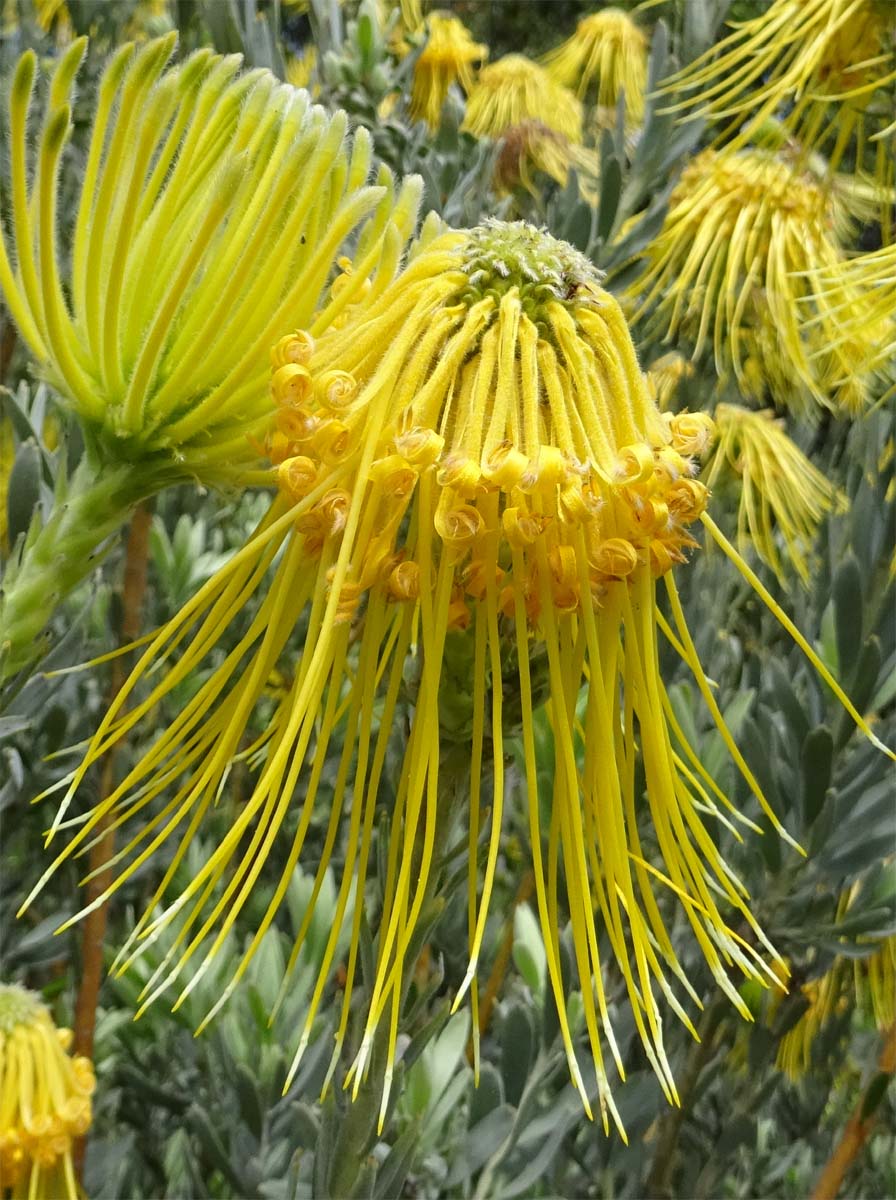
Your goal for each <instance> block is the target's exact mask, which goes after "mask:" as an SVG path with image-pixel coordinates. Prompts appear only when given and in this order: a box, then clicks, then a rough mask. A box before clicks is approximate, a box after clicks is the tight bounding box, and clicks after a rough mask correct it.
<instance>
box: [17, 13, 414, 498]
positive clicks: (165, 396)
mask: <svg viewBox="0 0 896 1200" xmlns="http://www.w3.org/2000/svg"><path fill="white" fill-rule="evenodd" d="M174 46H175V35H173V34H172V35H170V36H168V37H164V38H160V39H157V40H155V41H150V42H147V43H146V44H145V45H143V46H142V47H141V48H140V49H139V50H136V49H135V48H134V46H133V45H126V46H123V47H122V48H121V49H120V50H119V51H118V52H117V53H116V54H115V55H114V57H113V58H112V60H111V61H110V63H109V65H108V66H107V68H106V70H105V72H104V74H103V77H102V81H101V83H100V87H99V96H98V101H97V108H96V113H95V115H94V118H93V124H92V131H91V135H90V141H89V146H88V149H87V158H86V163H85V166H84V171H83V180H82V183H81V187H80V194H79V196H78V197H77V200H76V204H75V213H74V218H73V224H74V236H73V244H72V250H71V256H70V258H69V256H68V255H67V254H65V253H64V252H63V250H62V248H61V247H60V246H58V245H57V241H58V228H57V227H58V224H59V215H60V214H59V212H58V207H59V202H60V194H59V193H60V188H59V175H60V162H61V158H62V154H63V149H64V147H65V144H66V140H67V138H68V136H69V131H70V126H71V104H72V87H73V81H74V78H75V75H76V73H77V71H78V68H79V66H80V63H81V59H82V58H83V55H84V52H85V49H86V42H85V39H80V40H79V41H78V42H76V43H75V44H74V45H73V46H72V47H71V48H70V50H69V51H67V52H66V54H65V55H64V56H63V57H62V58H60V59H59V61H58V63H57V65H56V67H55V70H54V73H53V76H52V79H51V80H50V83H49V95H48V99H47V105H46V110H45V113H44V116H43V121H42V125H41V127H40V130H39V136H38V139H37V142H36V145H35V150H34V153H33V154H32V155H29V117H30V115H31V114H30V109H31V93H32V88H33V84H34V78H35V72H36V59H35V56H34V54H33V52H31V51H28V52H27V53H26V54H24V55H23V56H22V58H21V59H20V60H19V64H18V67H17V69H16V72H15V76H14V78H13V81H12V87H11V90H10V100H9V126H10V129H9V132H10V141H9V146H10V150H9V154H10V167H11V180H10V193H11V204H10V212H11V216H10V221H9V226H8V228H7V229H6V230H4V231H3V232H4V236H3V237H2V238H0V287H2V291H3V297H4V300H5V301H6V304H7V306H8V308H9V311H10V312H11V314H12V316H13V319H14V320H15V322H16V324H17V325H18V327H19V330H20V332H21V334H22V336H23V338H24V340H25V341H26V343H27V344H28V346H29V348H30V349H31V351H32V353H33V354H34V356H35V358H36V359H37V362H38V365H39V369H40V371H41V373H42V374H44V375H45V376H46V378H47V379H49V380H50V382H51V383H52V384H53V385H54V386H55V387H56V388H57V389H58V390H59V392H60V393H61V395H62V396H63V398H64V399H65V401H66V402H67V403H68V404H69V405H70V406H71V408H72V409H73V410H74V411H75V412H76V413H77V414H78V416H79V418H80V419H81V420H82V421H83V422H84V423H85V424H86V425H87V426H88V427H89V428H90V430H91V431H92V433H93V434H94V435H95V436H96V437H97V438H98V439H100V440H101V441H102V442H103V443H104V445H105V446H106V447H107V448H108V450H109V454H110V456H111V457H113V458H115V459H119V460H120V459H125V460H126V461H137V462H139V463H140V464H141V465H144V466H145V464H146V463H147V462H148V461H152V460H154V458H157V459H159V460H160V461H161V462H162V463H164V464H168V465H170V466H171V467H172V468H173V469H176V470H177V471H178V472H179V473H180V475H181V476H186V477H190V476H196V477H198V478H200V479H203V480H214V479H216V478H217V477H219V476H222V477H224V478H227V477H229V476H231V475H232V474H233V472H234V471H235V470H237V469H238V468H241V467H244V466H246V465H247V464H251V463H252V462H253V461H256V460H257V452H255V451H253V449H252V445H251V441H250V439H251V438H252V437H253V436H254V435H256V434H261V433H262V432H263V429H264V426H265V424H266V422H267V421H268V420H269V414H270V402H269V399H268V398H267V396H266V394H265V393H266V388H265V374H266V371H267V350H266V347H267V344H268V343H269V342H270V341H272V340H273V338H274V337H275V335H276V333H277V332H278V331H279V329H280V328H282V326H283V324H284V322H286V321H288V320H289V319H290V318H296V317H297V318H298V319H300V320H301V321H302V323H303V324H307V325H310V324H311V323H312V320H313V319H314V313H315V310H316V309H317V308H318V307H320V308H321V309H322V313H321V314H320V315H319V316H318V317H317V318H316V319H317V322H318V324H320V323H321V322H323V323H324V324H325V323H326V322H328V321H329V320H331V319H334V318H335V317H336V316H337V315H338V314H339V313H341V312H343V311H344V310H345V308H346V306H347V305H350V304H351V303H353V301H354V300H356V299H357V298H358V293H359V290H360V289H361V288H362V287H363V286H364V283H365V279H367V278H368V277H369V276H370V275H371V274H372V272H373V270H374V268H376V267H377V266H378V265H379V259H380V253H381V251H382V254H383V256H384V257H385V258H388V257H389V256H390V254H391V255H392V257H393V258H395V259H397V256H398V252H397V251H396V250H395V248H394V245H393V234H394V230H393V229H392V223H391V220H390V214H389V212H388V204H387V205H386V208H385V209H384V207H383V201H384V199H385V198H386V196H387V193H388V191H389V188H388V187H384V186H376V187H372V186H368V174H369V171H370V164H371V148H370V140H369V137H368V136H367V134H366V133H364V132H363V131H359V132H358V133H357V134H356V135H355V138H354V144H353V145H351V144H349V143H348V142H347V140H346V134H345V131H346V117H345V114H344V113H337V114H336V115H334V116H330V115H328V114H326V113H325V112H324V111H323V110H322V109H320V108H317V107H314V106H312V104H311V103H310V100H309V98H308V96H307V94H306V93H305V92H301V91H296V90H295V89H294V88H292V87H290V86H288V85H286V84H281V83H279V82H278V81H277V79H276V78H275V77H274V76H273V75H271V74H270V73H269V72H267V71H261V70H255V71H250V72H246V73H244V74H239V67H240V58H239V56H236V55H231V56H228V57H220V56H217V55H214V54H212V53H211V52H210V51H208V50H199V51H197V52H196V53H195V54H193V55H191V56H190V57H189V58H187V59H186V61H184V62H183V63H180V64H178V65H176V66H171V67H166V64H167V63H168V60H169V58H170V56H171V54H172V52H173V50H174ZM29 157H31V158H33V161H32V162H31V164H30V166H29V161H28V160H29ZM380 182H381V183H382V182H383V181H382V180H381V181H380ZM365 219H368V225H367V228H366V230H365V233H364V235H363V237H362V240H363V241H364V256H365V261H364V263H363V265H361V264H359V269H358V271H357V272H356V273H355V284H354V287H353V289H348V290H347V291H345V292H343V293H342V294H341V295H340V296H339V298H338V299H334V300H332V301H331V302H328V303H325V302H324V301H325V292H326V289H327V287H328V283H329V279H330V276H331V272H332V268H333V263H334V260H335V259H336V257H337V255H338V254H339V253H340V249H341V247H342V245H343V243H344V242H345V241H346V239H348V238H349V237H350V236H353V235H354V234H355V233H356V232H357V231H358V229H359V227H360V226H361V225H362V224H363V223H364V221H365ZM287 314H289V315H287Z"/></svg>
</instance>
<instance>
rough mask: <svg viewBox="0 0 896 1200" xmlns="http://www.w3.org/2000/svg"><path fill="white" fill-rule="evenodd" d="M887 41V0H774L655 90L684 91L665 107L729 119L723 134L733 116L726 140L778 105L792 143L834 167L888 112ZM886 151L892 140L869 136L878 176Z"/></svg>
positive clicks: (748, 133) (876, 133) (862, 149)
mask: <svg viewBox="0 0 896 1200" xmlns="http://www.w3.org/2000/svg"><path fill="white" fill-rule="evenodd" d="M894 47H896V43H894V37H893V6H892V4H891V3H890V0H774V2H773V3H772V5H771V6H770V7H769V8H768V9H767V10H766V11H765V12H763V13H761V14H760V15H759V16H756V17H753V18H752V19H751V20H749V21H744V22H740V23H738V25H737V27H736V28H735V30H734V32H733V33H731V34H729V36H728V37H727V38H725V40H724V41H722V42H721V43H720V44H719V45H717V46H712V47H711V48H710V49H709V50H707V51H706V52H705V53H704V54H703V55H701V56H700V57H699V58H698V59H696V60H695V61H694V62H692V63H689V64H688V65H687V66H685V67H683V68H682V69H681V70H680V71H679V72H677V74H675V75H673V76H672V77H671V78H670V79H668V80H667V81H666V82H665V83H664V85H663V88H662V89H661V90H662V92H663V93H666V94H669V95H675V94H677V93H679V92H682V91H684V92H690V93H692V94H691V95H689V96H688V97H687V98H686V99H684V100H680V101H677V102H676V103H674V104H672V105H670V106H669V108H668V109H667V110H666V111H669V112H681V111H691V110H696V111H697V112H700V113H707V114H709V115H711V116H712V117H714V118H715V119H716V120H725V119H727V118H730V124H729V125H728V126H727V128H726V130H725V132H724V134H723V137H724V138H725V140H728V139H729V138H730V135H731V133H732V131H733V130H734V129H736V128H737V126H738V125H741V123H742V129H741V132H740V134H739V136H738V138H737V139H735V144H743V142H745V141H746V140H747V139H748V138H754V137H756V136H757V131H761V129H762V127H763V125H764V124H765V122H766V121H767V120H768V119H769V118H770V117H772V116H773V115H776V114H780V113H782V112H783V114H784V115H783V117H781V118H780V119H781V120H782V121H783V123H784V127H785V129H786V130H787V131H788V133H789V134H790V136H791V137H793V138H794V139H795V141H796V142H797V143H798V146H799V148H800V149H801V150H802V152H803V153H804V154H805V155H806V156H808V155H810V154H812V153H814V152H817V151H820V150H823V151H825V152H827V153H828V156H829V159H830V164H829V165H830V170H831V171H835V170H837V169H838V167H840V165H841V162H842V161H843V160H844V156H846V155H847V152H848V151H850V150H851V147H852V151H851V153H853V154H854V161H855V163H856V164H858V165H859V166H861V165H862V164H863V163H864V162H865V155H866V148H867V145H868V141H869V138H870V137H878V138H880V137H881V136H882V135H883V134H884V133H885V132H886V130H885V129H884V128H883V127H884V126H886V125H887V124H888V123H889V122H891V121H892V94H890V95H889V96H888V90H889V92H890V93H892V87H893V85H894V83H896V53H894ZM881 98H882V100H883V103H880V104H879V103H877V100H878V99H881ZM891 154H892V145H888V144H887V143H886V141H885V140H879V141H878V144H877V149H876V174H877V177H878V180H879V182H880V183H881V184H885V183H887V182H888V181H890V182H891V181H892V169H891V165H890V166H888V164H887V159H888V157H889V156H890V155H891Z"/></svg>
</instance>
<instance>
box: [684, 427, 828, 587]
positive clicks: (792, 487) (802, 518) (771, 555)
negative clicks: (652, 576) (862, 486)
mask: <svg viewBox="0 0 896 1200" xmlns="http://www.w3.org/2000/svg"><path fill="white" fill-rule="evenodd" d="M715 424H716V430H717V433H718V440H717V442H716V444H715V447H714V450H713V452H712V458H711V460H710V462H709V463H708V464H707V478H706V484H707V486H708V487H710V488H712V487H714V486H715V484H716V481H717V480H719V479H721V478H723V477H724V475H725V474H726V473H732V474H733V475H734V476H735V478H736V479H737V480H738V482H739V490H740V496H739V503H738V515H737V533H738V543H739V545H740V548H741V550H742V551H743V552H746V550H747V548H748V546H749V545H750V544H752V545H753V547H754V548H755V550H756V552H757V554H758V555H759V556H760V558H762V559H763V560H764V561H765V562H766V563H767V564H768V565H769V566H770V567H771V568H772V570H773V571H774V572H775V574H776V575H777V576H778V579H779V580H781V582H782V583H783V582H786V571H785V567H784V562H783V561H782V556H781V553H780V550H779V541H783V544H784V555H785V557H786V559H787V561H788V562H789V563H790V565H791V566H792V567H793V569H794V570H795V571H796V573H797V574H798V575H799V577H800V579H801V580H802V581H803V583H804V584H808V582H809V558H808V554H809V552H810V551H811V549H812V545H813V543H814V541H815V537H816V534H817V533H818V526H819V524H820V523H821V521H822V519H823V518H824V516H825V515H826V514H827V513H830V512H838V511H839V512H842V511H844V510H845V508H846V503H847V502H846V497H845V496H844V495H843V493H842V492H840V491H839V490H838V489H837V488H836V487H835V486H834V484H833V483H831V481H830V480H829V479H828V478H827V476H826V475H824V474H822V472H821V471H819V470H818V468H817V467H815V466H814V465H813V464H812V463H811V462H810V461H809V459H808V458H807V457H806V456H805V454H803V452H802V450H800V448H799V446H797V445H796V444H795V443H794V442H793V441H792V440H791V439H790V438H789V437H788V436H787V434H786V433H785V431H784V422H783V421H780V420H777V419H776V418H775V414H774V413H773V412H771V411H770V410H768V409H766V410H763V411H762V412H753V411H751V410H750V409H747V408H742V407H741V406H740V405H737V404H719V405H718V406H717V408H716V410H715Z"/></svg>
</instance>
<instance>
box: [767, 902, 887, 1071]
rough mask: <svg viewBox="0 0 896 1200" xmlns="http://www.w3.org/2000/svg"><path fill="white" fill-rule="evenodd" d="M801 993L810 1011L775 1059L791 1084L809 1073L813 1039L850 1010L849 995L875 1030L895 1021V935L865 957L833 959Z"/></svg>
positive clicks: (787, 1036) (786, 1037) (786, 1036)
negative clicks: (852, 995) (853, 998)
mask: <svg viewBox="0 0 896 1200" xmlns="http://www.w3.org/2000/svg"><path fill="white" fill-rule="evenodd" d="M848 907H849V905H848V904H847V905H846V906H845V909H847V908H848ZM845 909H844V911H845ZM850 966H851V967H852V969H851V970H850ZM801 990H802V993H803V996H804V997H805V999H806V1001H807V1004H808V1007H807V1009H806V1011H805V1012H804V1013H803V1014H802V1015H801V1016H800V1018H799V1020H798V1021H797V1022H796V1024H795V1025H794V1026H793V1027H792V1028H791V1029H788V1031H787V1032H786V1033H785V1034H784V1036H783V1037H782V1038H781V1043H780V1045H779V1046H778V1056H777V1060H776V1063H777V1066H778V1069H779V1070H781V1071H783V1072H784V1073H785V1075H787V1076H788V1077H789V1078H790V1079H793V1080H798V1079H801V1078H802V1077H803V1076H804V1075H805V1074H806V1072H807V1071H808V1070H809V1069H810V1067H811V1065H812V1049H813V1046H814V1044H815V1039H816V1038H817V1037H818V1034H819V1033H820V1032H821V1031H822V1030H823V1029H824V1028H825V1026H826V1025H828V1024H829V1023H830V1021H831V1020H832V1019H833V1018H834V1017H835V1016H837V1015H838V1013H841V1012H843V1011H845V1010H846V1009H848V1007H849V1002H850V992H853V993H854V995H855V997H856V1003H857V1008H858V1011H859V1012H860V1013H861V1014H862V1016H863V1017H864V1018H865V1019H867V1020H869V1021H871V1022H873V1024H874V1026H875V1028H876V1029H878V1030H879V1031H881V1032H882V1031H884V1030H886V1029H889V1028H890V1026H891V1025H892V1024H893V1022H894V1020H896V937H888V938H884V939H883V940H882V941H880V942H879V943H878V944H877V949H876V950H874V951H873V952H872V953H871V954H869V955H868V956H867V957H866V958H857V959H852V960H850V959H848V958H844V957H838V958H835V959H834V961H833V963H832V964H831V966H830V967H829V968H828V970H827V971H826V972H825V973H824V974H823V975H820V976H818V978H816V979H810V980H809V982H808V983H805V984H803V986H802V989H801Z"/></svg>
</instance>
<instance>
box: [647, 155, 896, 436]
mask: <svg viewBox="0 0 896 1200" xmlns="http://www.w3.org/2000/svg"><path fill="white" fill-rule="evenodd" d="M841 220H842V214H841V213H840V212H839V211H838V209H837V206H836V204H835V203H834V201H833V199H832V197H831V194H830V191H829V190H828V189H826V188H824V187H822V186H821V185H820V184H819V183H818V182H817V181H816V180H815V179H814V178H813V177H812V176H811V175H809V174H808V173H800V172H797V171H795V170H794V168H793V167H792V165H791V164H790V163H788V162H786V161H784V160H783V159H782V158H780V157H778V156H776V155H774V154H771V153H768V152H765V151H759V150H749V151H740V152H736V153H730V152H726V153H721V154H720V153H716V152H715V151H712V150H709V151H705V152H704V153H703V154H700V155H698V157H697V158H696V159H694V160H693V161H692V162H691V163H689V164H688V166H687V167H686V168H685V170H684V171H683V172H682V176H681V179H680V180H679V183H678V184H677V186H676V188H675V190H674V192H673V194H672V197H671V199H670V202H669V212H668V214H667V216H666V220H665V222H664V224H663V228H662V230H661V231H660V233H659V235H658V236H657V237H656V238H655V239H654V241H653V242H651V244H650V245H649V246H648V247H647V249H646V250H645V251H644V253H643V258H644V260H645V261H646V263H647V270H646V272H645V273H644V275H643V276H642V277H641V279H640V280H638V281H637V283H636V284H634V285H633V287H632V293H633V295H638V296H640V297H641V307H640V309H639V312H638V315H639V316H640V315H642V314H644V313H645V312H647V311H651V313H652V322H653V324H654V326H655V327H658V328H665V329H666V330H667V332H668V337H670V338H671V337H675V336H676V335H677V334H679V333H685V334H686V335H688V336H689V337H690V338H691V339H692V340H693V341H694V357H695V358H697V357H699V356H700V355H701V354H702V353H703V351H704V349H705V347H706V346H707V344H708V343H710V342H711V344H712V347H713V352H714V355H715V363H716V369H717V371H718V372H719V374H720V375H723V376H724V375H725V374H726V373H727V372H728V370H729V369H730V368H733V370H734V372H735V374H736V376H737V379H738V382H739V383H740V386H741V387H742V388H743V389H744V391H745V392H746V393H747V394H748V395H753V396H756V397H757V398H758V399H762V398H763V394H764V392H765V390H766V389H768V391H770V392H771V394H772V396H773V397H774V398H775V400H776V401H777V402H779V403H780V404H781V405H784V406H786V407H791V408H796V409H798V410H802V411H804V412H807V411H811V406H812V401H815V402H817V403H822V404H827V405H830V406H833V407H841V408H845V409H847V410H848V411H850V412H853V411H856V410H858V409H859V408H861V407H862V406H863V404H864V403H865V402H866V398H867V385H868V378H869V373H870V370H871V367H872V365H873V362H874V359H875V356H876V354H877V348H878V346H879V343H880V338H881V335H882V326H881V322H880V321H878V322H874V321H871V322H866V323H865V324H864V325H863V327H862V328H855V329H854V330H852V332H851V335H850V336H849V337H848V338H845V337H844V336H843V334H842V331H841V328H840V325H839V324H838V319H837V315H838V314H837V309H836V307H831V306H829V305H828V304H827V303H826V299H825V296H824V294H823V293H822V294H819V293H818V292H817V291H816V290H815V289H814V288H813V284H812V280H811V278H810V273H812V272H817V271H820V270H825V269H828V270H830V269H836V268H837V267H838V266H840V265H842V263H843V262H844V256H843V251H842V248H841V245H840V242H839V239H838V236H837V226H838V222H840V221H841ZM855 298H856V303H858V304H860V305H862V301H861V297H859V296H858V295H856V297H855ZM862 307H863V310H864V306H862Z"/></svg>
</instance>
